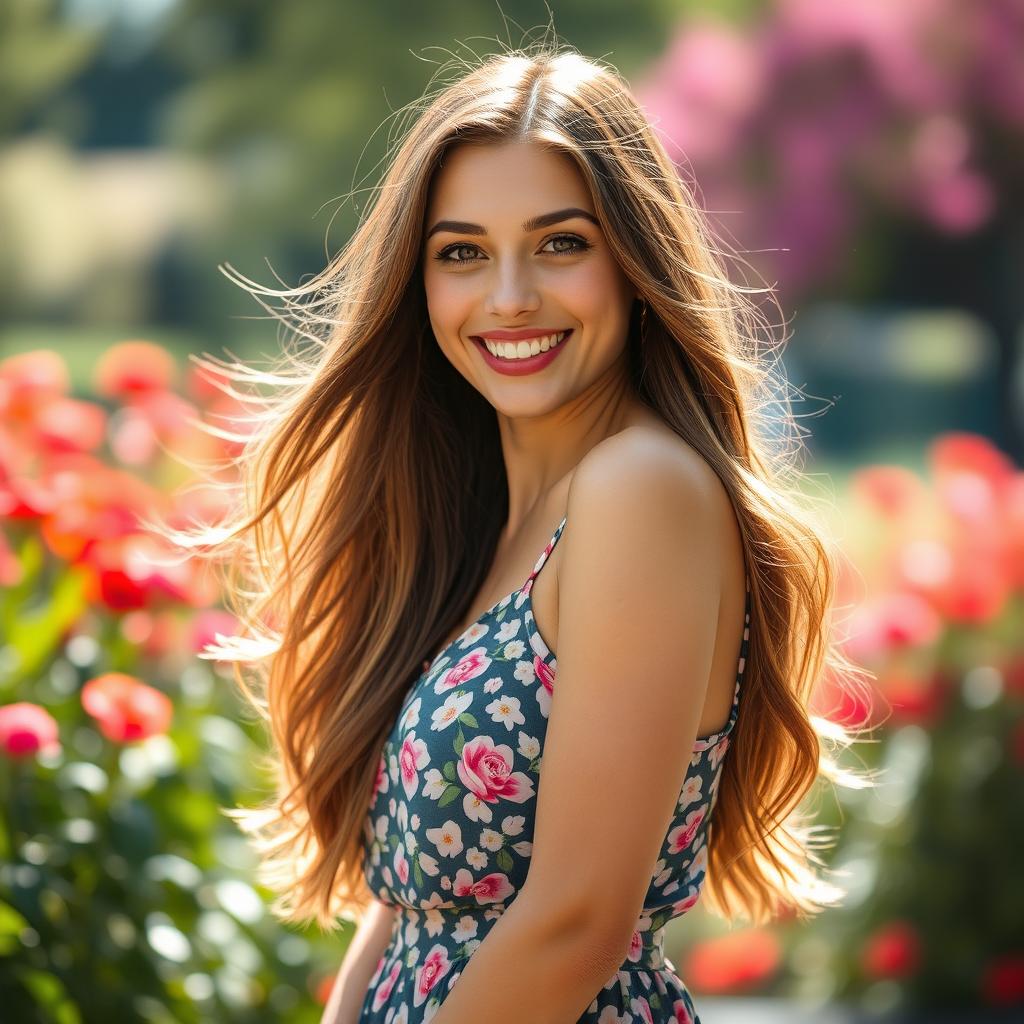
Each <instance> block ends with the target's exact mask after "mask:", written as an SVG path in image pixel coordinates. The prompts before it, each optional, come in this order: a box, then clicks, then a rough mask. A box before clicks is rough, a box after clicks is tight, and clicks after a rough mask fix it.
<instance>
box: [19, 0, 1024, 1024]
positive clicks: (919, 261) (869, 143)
mask: <svg viewBox="0 0 1024 1024" xmlns="http://www.w3.org/2000/svg"><path fill="white" fill-rule="evenodd" d="M549 14H550V15H552V16H553V24H554V28H555V30H556V31H557V32H558V34H559V36H560V37H561V39H562V40H564V41H565V42H568V43H571V44H572V45H573V46H575V47H577V48H578V49H580V50H581V51H582V52H584V53H586V54H588V55H592V56H596V57H601V58H604V59H606V60H608V61H610V62H611V63H613V64H614V65H615V66H616V67H617V68H618V69H619V70H620V71H621V72H622V73H623V74H624V75H625V76H626V77H627V79H628V80H629V81H630V83H631V84H632V86H633V88H634V90H635V92H636V94H637V96H638V97H639V98H640V99H641V101H642V102H643V103H644V105H645V107H646V109H647V110H648V112H649V114H650V117H651V120H652V122H653V123H654V124H655V125H656V126H657V128H658V130H659V131H660V132H661V133H662V134H663V138H664V139H665V142H666V144H667V145H668V147H669V150H670V152H671V154H672V156H673V158H674V159H675V160H677V161H678V164H679V168H680V172H681V173H682V174H683V175H684V177H686V178H687V180H688V181H691V182H692V183H694V187H695V189H696V191H697V195H698V198H699V201H700V202H701V204H702V205H703V206H704V208H705V209H706V210H707V211H708V212H709V216H710V217H711V220H712V224H713V226H714V228H715V230H716V232H718V234H719V237H720V238H721V239H722V240H723V242H724V243H725V244H726V245H730V246H732V247H733V248H734V250H735V251H736V252H737V253H738V254H740V255H741V256H742V261H736V263H735V270H736V274H737V279H739V280H741V281H743V278H742V275H743V274H746V275H747V277H746V280H745V281H743V283H747V284H749V285H751V286H760V285H763V284H764V282H768V283H769V284H771V285H773V286H774V287H775V289H776V297H777V299H778V301H779V303H780V306H781V309H782V310H783V311H784V313H785V316H786V321H787V324H786V330H785V334H786V336H787V343H786V345H785V348H784V349H783V351H782V353H781V361H782V364H783V368H784V371H785V373H786V375H787V377H788V378H789V380H790V382H791V384H792V387H793V394H792V395H791V400H792V405H791V408H790V410H789V418H788V419H783V418H782V417H783V416H784V415H785V413H784V410H783V409H782V407H781V406H780V413H779V415H780V421H779V423H780V430H783V429H784V430H785V431H786V432H787V434H788V436H791V437H792V438H794V439H795V441H796V442H798V443H799V444H801V445H802V448H803V454H802V456H801V458H802V459H803V465H804V469H805V485H806V487H807V490H808V495H809V496H810V497H812V498H814V499H816V500H820V501H822V503H823V505H824V507H825V508H827V509H828V512H827V515H828V516H829V522H830V528H831V529H832V530H834V534H835V536H836V537H837V538H839V540H840V542H841V545H842V547H843V550H844V553H845V554H846V555H847V556H848V559H849V564H850V570H849V571H848V572H846V573H845V574H844V577H843V580H842V592H841V606H842V609H843V612H844V615H845V620H844V627H843V628H844V630H845V632H846V633H847V634H848V638H847V639H846V640H845V642H844V643H845V647H846V650H847V652H848V653H849V654H850V656H851V657H853V658H854V659H855V660H856V661H857V662H858V663H859V664H860V665H863V666H864V667H865V668H866V669H867V670H868V671H869V672H870V673H872V674H873V676H874V678H873V679H872V680H871V685H870V690H871V693H870V694H865V695H864V696H860V695H854V694H851V693H847V692H843V691H840V690H838V689H836V688H835V686H834V684H833V681H831V680H829V679H827V678H826V679H824V680H823V682H822V687H821V689H820V692H819V693H818V695H817V697H816V704H815V708H814V710H815V713H816V714H818V715H820V716H822V717H823V718H829V719H832V720H834V721H837V722H842V723H845V724H853V725H868V726H872V727H873V730H874V731H873V733H872V737H873V738H872V739H871V740H870V742H862V743H858V744H857V745H856V746H855V747H853V748H852V749H851V751H848V752H847V753H846V754H845V755H844V761H845V763H847V764H848V765H849V766H850V767H853V768H856V769H858V770H863V769H865V768H869V769H875V770H878V771H879V772H880V773H881V774H880V780H881V781H880V783H879V785H878V786H876V787H875V788H873V789H868V790H857V789H839V790H836V789H833V788H827V787H823V788H822V789H821V791H820V792H819V793H817V794H816V799H815V804H814V806H815V807H816V808H817V809H818V810H819V813H820V816H821V819H820V820H821V822H822V823H823V824H825V825H828V826H830V827H832V828H834V829H835V835H836V837H837V841H836V844H835V846H834V848H833V849H832V850H831V851H829V852H827V853H826V854H825V855H824V858H825V861H826V863H827V864H828V865H829V866H831V867H833V868H835V869H839V870H841V871H843V872H845V876H844V881H845V884H846V885H847V886H848V888H849V891H850V895H849V898H848V899H847V901H846V903H845V905H844V906H843V907H842V908H839V909H836V910H833V911H829V912H827V913H825V914H822V915H820V916H819V917H818V918H816V919H815V920H814V921H813V922H812V923H810V924H806V923H803V924H800V923H796V922H793V921H789V920H780V921H778V922H777V923H775V924H773V925H771V926H768V927H761V928H751V927H746V926H743V925H742V924H737V925H736V926H734V927H732V928H729V927H728V926H726V925H725V924H724V922H722V921H721V920H719V919H717V918H714V917H711V916H710V915H707V914H706V913H704V912H703V911H702V909H701V907H700V905H699V904H698V906H697V907H696V908H695V909H694V910H693V911H691V912H690V913H689V914H687V915H686V917H685V918H684V919H683V920H681V921H678V922H674V923H673V925H672V926H671V927H670V929H669V932H668V934H667V938H666V949H667V952H668V954H669V957H670V959H671V960H672V962H673V963H674V964H675V965H676V967H677V969H678V970H679V973H680V975H681V976H682V977H683V978H684V979H685V980H686V981H687V983H688V984H689V985H690V986H691V987H692V988H693V990H694V992H695V994H696V996H697V1002H698V1006H699V1007H700V1008H701V1010H702V1015H703V1016H704V1017H705V1024H715V1022H719V1024H723V1022H726V1021H740V1020H757V1021H769V1020H774V1019H776V1016H775V1015H776V1014H778V1015H779V1017H778V1019H782V1016H785V1019H786V1020H788V1021H792V1020H799V1019H807V1020H815V1021H819V1020H829V1021H831V1020H836V1021H840V1020H843V1021H845V1020H853V1019H860V1018H863V1017H869V1016H870V1017H878V1016H886V1017H887V1018H893V1017H895V1016H899V1018H900V1019H907V1020H920V1021H932V1020H940V1019H956V1020H958V1021H963V1020H971V1021H975V1020H979V1021H981V1020H989V1019H991V1020H995V1019H1021V1018H1020V1016H1018V1015H1020V1014H1024V873H1022V872H1021V870H1020V862H1021V851H1022V849H1024V791H1022V779H1024V628H1022V627H1024V596H1022V592H1024V473H1022V469H1021V463H1022V458H1024V358H1022V349H1024V337H1022V331H1024V190H1022V189H1021V188H1020V182H1021V181H1022V180H1024V60H1022V54H1024V5H1022V4H1021V3H1020V2H1019V0H987V2H985V3H978V2H972V0H900V2H899V3H894V2H891V0H857V2H856V3H847V4H826V3H821V2H818V0H728V2H725V0H722V2H718V3H714V4H709V3H692V2H683V0H674V2H672V0H632V2H631V3H629V4H622V3H613V2H609V0H588V2H586V3H584V2H582V0H549V3H548V4H547V5H546V6H545V5H544V4H543V3H542V2H539V0H538V2H532V0H530V2H527V0H503V2H502V3H501V5H500V7H499V5H498V4H491V3H483V2H465V0H464V2H462V3H460V4H448V3H441V2H437V3H432V4H420V3H413V2H411V0H381V2H380V3H377V4H373V5H370V4H359V5H355V4H345V3H338V2H337V0H301V2H300V3H292V4H282V3H277V4H272V3H269V2H262V0H260V2H248V3H242V2H239V0H64V2H56V0H6V2H5V3H4V4H3V5H0V132H2V136H3V137H2V148H0V586H2V590H0V791H2V808H3V816H2V820H0V1006H2V1007H3V1010H2V1011H0V1016H2V1017H3V1019H4V1020H11V1021H16V1022H18V1024H21V1022H26V1024H27V1022H36V1021H39V1022H43V1021H47V1022H49V1021H58V1022H61V1024H73V1022H78V1021H82V1022H94V1021H105V1020H109V1019H118V1020H123V1021H126V1022H128V1021H149V1022H157V1024H165V1022H166V1024H172V1022H174V1024H180V1022H229V1021H230V1022H243V1021H244V1022H257V1021H259V1022H264V1021H267V1022H269V1021H285V1020H287V1021H289V1022H298V1024H301V1022H307V1021H308V1022H315V1021H318V1020H319V1016H320V1012H321V1011H322V1004H323V1003H324V1002H325V1000H326V995H327V992H328V991H329V986H330V983H331V980H332V978H333V976H334V974H335V972H336V970H337V967H338V964H339V962H340V960H341V958H342V956H343V954H344V950H345V946H346V943H347V941H348V940H349V938H350V936H351V929H350V927H348V926H346V927H345V928H343V929H342V930H341V931H340V932H338V933H337V934H334V935H322V934H320V933H319V932H318V931H316V930H307V931H300V930H297V929H294V928H286V927H284V926H282V925H281V924H280V923H278V922H277V921H276V920H275V919H274V918H273V917H272V916H270V915H269V913H268V911H267V903H268V894H267V893H265V892H264V891H262V890H261V888H260V887H259V886H258V885H257V884H255V882H254V877H253V859H252V856H251V853H250V852H249V851H248V849H247V847H246V845H245V843H244V841H243V839H242V837H241V835H240V834H239V833H238V832H237V830H236V828H235V827H234V825H233V824H232V823H231V822H230V821H229V820H228V819H227V818H226V816H225V815H223V814H222V813H221V808H223V807H231V806H234V805H236V804H238V803H243V804H253V803H256V802H257V801H258V800H259V799H260V798H261V797H262V796H263V795H265V793H266V792H267V789H266V787H267V784H268V780H267V779H266V778H264V777H262V776H261V775H260V774H259V772H258V770H257V768H256V767H255V764H256V758H257V755H258V753H259V751H260V749H261V743H262V734H261V731H260V728H259V726H258V724H257V723H256V722H255V721H253V720H252V718H251V716H249V715H248V714H247V713H245V712H244V711H243V710H242V707H241V702H240V700H239V698H238V696H237V694H236V691H235V689H234V684H233V681H232V678H231V672H230V670H229V668H228V666H226V665H222V664H218V663H217V662H215V661H212V660H210V659H208V658H207V659H203V658H201V657H199V652H201V651H202V649H203V647H204V646H205V645H206V643H207V642H208V641H209V640H211V639H212V637H213V636H214V634H215V633H217V632H225V633H230V632H231V630H232V625H233V623H232V620H231V617H230V616H229V615H228V614H227V613H226V612H225V611H224V610H223V608H222V607H221V605H220V603H219V599H218V589H217V586H216V582H215V580H214V579H213V578H212V577H211V574H210V573H209V572H208V571H205V570H203V569H200V568H198V567H195V566H191V565H184V566H170V565H168V564H166V559H165V558H164V556H165V555H166V552H165V551H164V550H163V549H162V547H161V544H160V543H159V542H158V540H157V539H156V538H154V537H153V536H151V535H149V534H148V533H147V532H146V531H145V530H144V529H143V528H142V527H141V525H140V521H139V520H140V515H141V514H142V513H143V512H144V511H145V510H147V509H153V508H156V509H159V510H160V511H161V512H162V513H163V515H164V516H165V517H166V518H167V519H168V520H169V521H171V522H178V523H181V524H183V525H184V524H186V523H189V522H196V521H203V522H211V523H212V522H216V520H217V517H218V515H219V514H220V513H221V512H222V511H223V507H222V506H220V505H219V504H218V498H217V494H216V492H215V491H213V490H212V489H211V488H209V487H203V486H195V487H190V486H189V485H190V484H191V483H194V481H193V480H191V478H190V474H189V469H188V463H189V461H190V460H194V461H203V460H209V459H223V458H226V459H227V460H228V461H230V458H231V456H232V454H233V453H235V452H237V450H238V446H239V445H240V444H241V443H242V438H243V435H244V409H243V408H242V404H241V403H239V402H236V401H233V400H232V399H231V398H230V397H229V396H226V395H225V394H224V393H223V392H222V391H220V390H219V389H218V388H217V387H216V386H214V384H213V383H211V381H210V380H209V379H206V378H204V377H202V376H200V375H199V374H198V373H197V372H196V370H195V366H194V364H193V363H192V362H190V360H189V359H188V355H189V353H201V352H209V353H213V354H215V355H218V356H220V357H221V358H228V357H229V356H231V355H234V356H237V357H238V358H239V359H242V360H259V359H261V358H263V357H271V358H272V357H273V356H274V355H275V354H276V353H277V352H278V351H279V348H280V344H281V338H280V335H279V331H278V328H277V325H276V323H275V321H273V320H272V319H270V318H268V316H267V314H266V312H265V311H264V310H262V309H261V308H259V306H258V304H256V303H254V301H253V300H252V298H251V297H249V296H247V295H246V294H245V293H244V292H243V291H242V290H240V289H239V288H237V287H236V286H235V285H234V284H233V283H232V282H230V281H229V280H228V279H227V277H226V275H224V274H223V273H220V272H219V271H218V265H219V264H226V265H230V266H232V267H234V268H237V270H238V271H239V272H240V273H241V274H243V275H246V276H247V277H249V278H252V279H254V280H257V281H259V282H261V283H262V284H266V285H269V286H271V287H274V286H275V279H279V280H280V281H282V282H284V284H286V285H289V286H290V285H295V284H298V283H300V282H301V281H302V280H303V279H304V278H305V277H306V276H308V275H310V274H312V273H315V272H317V271H319V270H320V269H321V268H322V267H323V265H324V264H325V263H326V262H327V260H328V259H329V256H330V254H331V253H333V252H335V251H337V249H338V248H339V247H340V246H341V245H342V244H343V243H344V241H345V239H346V238H347V237H348V235H349V233H350V232H351V231H352V228H353V226H354V224H355V223H356V220H357V218H358V216H359V213H360V211H361V209H362V206H363V201H364V199H365V196H366V194H367V191H368V189H369V188H370V187H371V185H372V184H373V183H374V181H375V180H376V178H377V176H378V175H379V173H380V170H381V160H382V159H383V158H384V156H385V154H386V151H387V147H388V143H389V141H393V138H394V135H395V133H396V132H398V131H399V130H400V127H401V117H400V111H401V108H402V107H403V106H404V105H405V104H407V103H409V102H410V101H412V100H414V99H415V98H416V97H417V96H418V95H419V94H420V93H421V92H422V91H423V89H424V88H425V87H426V86H427V84H428V81H429V79H430V77H431V76H432V75H433V74H434V73H435V72H437V70H438V68H439V66H440V65H442V64H444V63H445V62H446V61H448V60H450V58H452V57H453V56H455V57H462V58H465V59H470V60H472V59H473V58H474V55H475V54H484V53H487V52H491V51H493V50H496V49H499V48H504V47H507V46H515V45H519V44H520V43H522V42H524V39H525V37H524V30H531V29H532V30H534V32H535V33H536V30H537V28H538V26H542V25H544V24H546V23H547V22H548V20H549ZM780 333H781V326H780ZM197 417H201V418H203V419H204V420H206V421H207V422H214V423H217V424H219V425H221V426H222V428H223V433H224V436H223V437H219V438H218V437H213V436H211V435H210V434H209V433H208V432H205V431H202V430H200V429H198V428H197V426H196V422H195V421H196V418H197ZM673 929H674V930H673ZM637 1019H643V1016H642V1011H641V1010H640V1009H638V1011H637Z"/></svg>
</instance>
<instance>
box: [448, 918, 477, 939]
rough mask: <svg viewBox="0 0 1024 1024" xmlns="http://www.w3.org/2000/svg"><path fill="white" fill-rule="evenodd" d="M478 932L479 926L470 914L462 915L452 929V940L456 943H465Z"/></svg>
mask: <svg viewBox="0 0 1024 1024" xmlns="http://www.w3.org/2000/svg"><path fill="white" fill-rule="evenodd" d="M479 930H480V924H479V922H478V921H477V919H476V918H475V917H473V916H472V914H464V915H463V916H462V917H460V918H459V920H458V923H457V924H456V925H455V927H454V928H453V929H452V938H453V939H454V940H455V941H456V942H466V941H468V940H469V939H471V938H473V937H474V936H475V935H476V933H477V932H478V931H479Z"/></svg>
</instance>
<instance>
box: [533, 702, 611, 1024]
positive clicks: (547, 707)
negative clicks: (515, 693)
mask: <svg viewBox="0 0 1024 1024" xmlns="http://www.w3.org/2000/svg"><path fill="white" fill-rule="evenodd" d="M535 693H536V697H537V707H539V708H540V713H541V714H542V715H543V716H544V717H545V718H547V717H548V716H549V715H550V714H551V692H550V691H549V690H548V688H547V687H546V686H538V687H537V689H536V691H535ZM626 1016H629V1015H628V1014H627V1015H626Z"/></svg>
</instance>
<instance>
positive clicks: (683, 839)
mask: <svg viewBox="0 0 1024 1024" xmlns="http://www.w3.org/2000/svg"><path fill="white" fill-rule="evenodd" d="M704 814H705V810H704V808H703V807H698V808H697V809H696V810H694V811H690V813H689V814H688V815H687V816H686V821H685V823H684V824H682V825H677V826H676V827H675V828H674V829H672V831H671V832H669V834H668V851H669V853H670V854H672V853H680V852H682V851H683V850H686V849H688V848H689V846H690V843H692V842H693V837H694V836H695V835H696V834H697V829H698V828H700V823H701V822H702V821H703V820H704Z"/></svg>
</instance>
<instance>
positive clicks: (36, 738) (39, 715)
mask: <svg viewBox="0 0 1024 1024" xmlns="http://www.w3.org/2000/svg"><path fill="white" fill-rule="evenodd" d="M0 749H2V750H3V752H4V753H5V754H6V755H7V756H8V757H13V758H27V757H32V756H33V755H34V754H36V753H39V752H40V751H41V752H43V753H46V754H59V753H60V749H61V747H60V741H59V739H58V731H57V721H56V719H55V718H54V717H53V715H51V714H50V712H49V711H47V710H46V709H45V708H42V707H40V706H39V705H38V704H30V703H29V702H28V701H19V702H18V703H16V704H7V705H5V706H4V707H0Z"/></svg>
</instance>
